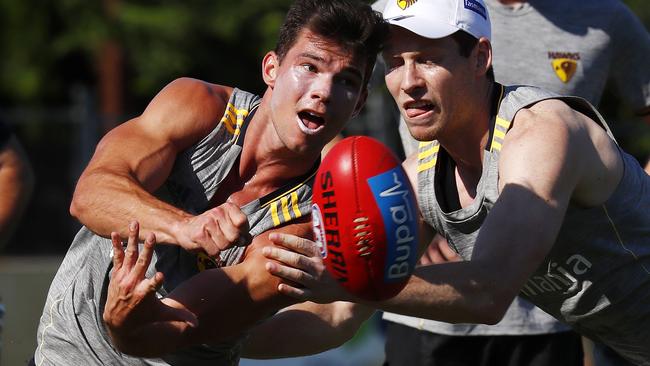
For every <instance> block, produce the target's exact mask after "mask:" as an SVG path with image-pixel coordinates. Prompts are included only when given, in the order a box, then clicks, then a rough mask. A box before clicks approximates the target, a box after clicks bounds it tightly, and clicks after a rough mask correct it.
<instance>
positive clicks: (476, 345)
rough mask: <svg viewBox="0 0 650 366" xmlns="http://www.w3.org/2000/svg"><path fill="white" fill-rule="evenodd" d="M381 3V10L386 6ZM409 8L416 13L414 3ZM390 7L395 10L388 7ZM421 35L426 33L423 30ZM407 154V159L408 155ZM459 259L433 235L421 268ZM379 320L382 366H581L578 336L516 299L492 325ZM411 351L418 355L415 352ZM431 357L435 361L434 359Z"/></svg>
mask: <svg viewBox="0 0 650 366" xmlns="http://www.w3.org/2000/svg"><path fill="white" fill-rule="evenodd" d="M382 2H383V3H384V6H383V7H382V10H383V8H384V7H385V4H386V3H387V2H386V1H382ZM391 3H394V1H391ZM422 4H423V5H435V4H433V3H422ZM391 5H392V4H391ZM486 5H488V4H486ZM475 6H476V7H477V8H478V9H481V10H483V8H481V7H482V4H480V3H477V4H475ZM413 8H414V9H415V4H413ZM388 9H389V10H390V9H393V10H394V9H395V8H392V7H391V6H389V7H388ZM416 11H417V9H416ZM488 13H489V11H488V12H486V15H487V16H488V18H490V14H488ZM396 16H399V14H398V15H396ZM481 26H482V27H481V28H479V29H475V30H474V31H473V33H472V34H473V35H474V36H476V38H480V37H481V36H485V37H486V38H488V39H490V41H492V37H491V33H492V30H491V22H484V23H481ZM425 27H426V26H425ZM423 31H425V32H426V29H423ZM468 31H469V29H468ZM504 38H505V37H504ZM502 41H503V40H502ZM399 128H400V131H399V132H400V135H401V137H402V142H403V144H404V146H403V147H404V150H405V151H408V152H410V153H413V152H416V151H417V148H418V141H417V140H415V139H414V138H413V137H412V136H411V135H410V134H409V132H408V128H407V126H406V123H405V122H404V119H403V118H402V119H401V120H400V126H399ZM410 153H408V154H407V155H411V154H410ZM459 258H460V257H459V256H458V255H457V254H456V253H455V252H453V251H451V250H450V249H449V246H448V245H447V243H446V242H445V240H444V238H442V237H441V236H437V237H436V239H434V243H432V244H431V246H430V248H428V249H427V251H426V252H425V256H424V257H423V259H422V264H430V263H438V262H443V261H451V260H459ZM383 317H384V319H385V320H387V326H386V328H387V329H386V363H385V365H391V366H396V365H434V364H435V365H444V364H453V363H464V364H478V363H481V364H484V365H528V366H535V365H555V366H562V365H566V366H571V365H575V366H578V365H582V364H583V360H582V346H581V344H580V336H578V335H577V334H576V333H575V332H572V331H571V330H570V328H569V327H568V326H567V325H565V324H563V323H561V322H559V321H557V320H556V319H555V318H553V317H552V316H550V315H548V314H547V313H545V312H544V311H543V310H541V309H539V308H537V307H536V306H534V305H532V304H531V303H530V302H528V301H526V300H525V299H523V298H521V297H519V296H517V297H516V298H515V300H514V301H513V303H512V304H511V305H510V307H509V308H508V311H507V312H506V314H505V315H504V317H503V319H502V320H501V321H500V322H499V323H497V324H495V325H485V324H450V323H445V322H438V321H434V320H428V319H420V318H415V317H410V316H405V315H400V314H394V313H385V314H384V316H383ZM415 347H418V348H419V349H420V351H419V352H413V350H414V348H415ZM467 348H471V349H472V352H470V353H459V352H457V351H458V350H459V349H467ZM434 355H435V360H433V356H434Z"/></svg>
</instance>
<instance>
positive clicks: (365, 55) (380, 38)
mask: <svg viewBox="0 0 650 366" xmlns="http://www.w3.org/2000/svg"><path fill="white" fill-rule="evenodd" d="M305 28H307V29H309V30H310V31H312V32H314V33H316V34H317V35H319V36H322V37H324V38H326V39H328V40H331V41H333V42H335V43H337V44H339V45H341V46H342V47H343V48H345V49H347V50H350V51H352V53H353V54H354V55H355V57H360V58H361V59H365V61H366V70H365V71H366V72H365V75H364V81H365V82H366V83H367V82H368V79H370V74H371V73H372V68H373V67H374V65H375V60H376V59H377V54H378V53H379V52H380V51H381V48H382V47H383V44H384V41H385V40H386V37H387V36H388V24H387V23H386V22H385V21H384V19H383V18H382V16H381V14H380V13H378V12H376V11H374V10H372V8H371V7H370V5H368V4H366V3H364V2H362V1H360V0H296V1H294V3H293V4H292V5H291V8H289V11H288V12H287V16H286V18H285V20H284V23H283V24H282V27H281V28H280V35H279V37H278V43H277V44H276V47H275V53H276V54H277V55H278V59H279V60H280V62H282V60H283V58H284V56H286V54H287V52H289V50H290V49H291V47H293V45H294V44H295V42H296V39H297V38H298V35H299V34H300V32H301V31H302V30H303V29H305Z"/></svg>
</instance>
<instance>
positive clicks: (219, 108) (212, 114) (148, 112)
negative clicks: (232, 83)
mask: <svg viewBox="0 0 650 366" xmlns="http://www.w3.org/2000/svg"><path fill="white" fill-rule="evenodd" d="M230 94H232V88H230V87H226V86H222V85H216V84H211V83H208V82H205V81H202V80H197V79H192V78H179V79H176V80H174V81H172V82H171V83H169V84H167V86H165V87H164V88H163V89H162V90H161V91H160V92H159V93H158V94H157V95H156V96H155V97H154V98H153V100H152V101H151V103H149V105H148V106H147V108H146V109H145V111H144V113H143V116H147V117H148V116H152V115H153V116H155V117H156V118H155V119H158V120H166V119H174V120H176V121H178V119H179V118H180V119H192V120H203V119H214V118H216V117H221V115H223V112H224V110H225V106H226V104H227V103H228V99H229V97H230Z"/></svg>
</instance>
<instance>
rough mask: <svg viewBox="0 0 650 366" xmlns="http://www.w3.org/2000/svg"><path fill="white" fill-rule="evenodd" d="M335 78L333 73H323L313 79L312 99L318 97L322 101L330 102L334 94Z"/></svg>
mask: <svg viewBox="0 0 650 366" xmlns="http://www.w3.org/2000/svg"><path fill="white" fill-rule="evenodd" d="M333 83H334V79H333V77H332V75H327V74H321V75H319V76H318V77H317V78H315V80H314V81H313V83H312V85H311V90H310V97H311V99H317V100H319V101H320V102H322V103H328V102H329V100H330V96H331V94H332V85H333Z"/></svg>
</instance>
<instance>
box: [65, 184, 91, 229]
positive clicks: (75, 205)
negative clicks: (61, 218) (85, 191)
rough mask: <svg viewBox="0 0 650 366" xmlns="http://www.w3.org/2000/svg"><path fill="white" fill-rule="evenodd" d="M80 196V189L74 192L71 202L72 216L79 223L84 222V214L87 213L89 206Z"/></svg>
mask: <svg viewBox="0 0 650 366" xmlns="http://www.w3.org/2000/svg"><path fill="white" fill-rule="evenodd" d="M81 196H82V195H81V194H79V187H77V189H76V190H75V192H74V195H73V196H72V201H71V202H70V209H69V211H70V215H71V216H72V217H74V218H76V219H77V220H79V221H82V216H83V213H84V212H85V211H86V207H87V204H86V202H84V199H83V198H82V197H81Z"/></svg>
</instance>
